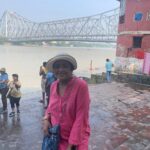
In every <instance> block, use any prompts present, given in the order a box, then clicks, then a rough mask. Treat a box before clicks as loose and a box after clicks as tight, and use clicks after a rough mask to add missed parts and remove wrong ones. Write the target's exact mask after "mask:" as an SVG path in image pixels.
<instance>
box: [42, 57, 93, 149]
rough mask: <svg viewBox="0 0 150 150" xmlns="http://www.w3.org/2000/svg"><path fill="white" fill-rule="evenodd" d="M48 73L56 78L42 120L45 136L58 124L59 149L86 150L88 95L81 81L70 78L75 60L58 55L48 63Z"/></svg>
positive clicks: (74, 67) (84, 83) (73, 77)
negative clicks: (50, 72)
mask: <svg viewBox="0 0 150 150" xmlns="http://www.w3.org/2000/svg"><path fill="white" fill-rule="evenodd" d="M47 68H48V70H52V71H53V72H54V73H55V75H56V77H57V79H58V80H57V81H55V82H54V83H53V84H52V86H51V93H50V103H49V106H48V108H47V111H46V113H45V117H44V128H43V130H44V133H45V134H48V127H49V126H50V125H52V126H54V125H58V124H59V125H60V128H61V130H60V135H61V140H60V144H59V150H71V149H72V147H76V149H77V150H88V142H89V136H90V126H89V104H90V99H89V92H88V86H87V84H86V82H85V81H84V80H81V79H79V78H77V77H75V76H73V70H75V69H77V62H76V60H75V58H73V57H72V56H70V55H68V54H61V55H57V56H55V57H53V58H52V59H50V60H49V61H48V64H47Z"/></svg>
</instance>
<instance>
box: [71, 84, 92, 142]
mask: <svg viewBox="0 0 150 150" xmlns="http://www.w3.org/2000/svg"><path fill="white" fill-rule="evenodd" d="M89 104H90V100H89V91H88V86H87V84H86V83H85V82H83V84H82V85H81V87H80V88H79V90H78V93H77V101H76V119H75V122H74V124H73V127H72V129H71V133H70V137H69V144H72V145H79V144H80V142H81V140H82V135H83V134H82V132H83V131H84V130H85V129H86V127H87V126H85V125H87V124H88V116H89Z"/></svg>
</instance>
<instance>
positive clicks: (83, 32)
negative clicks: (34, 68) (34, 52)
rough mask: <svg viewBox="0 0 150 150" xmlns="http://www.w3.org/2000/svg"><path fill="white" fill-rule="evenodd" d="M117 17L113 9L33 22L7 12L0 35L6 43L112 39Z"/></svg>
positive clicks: (2, 21) (114, 36)
mask: <svg viewBox="0 0 150 150" xmlns="http://www.w3.org/2000/svg"><path fill="white" fill-rule="evenodd" d="M118 18H119V9H118V8H117V9H113V10H110V11H107V12H103V13H100V14H97V15H93V16H88V17H81V18H72V19H65V20H57V21H50V22H42V23H37V22H33V21H30V20H28V19H26V18H24V17H22V16H20V15H18V14H17V13H15V12H8V11H7V12H5V13H4V14H3V16H2V18H1V19H0V38H1V39H5V40H7V41H10V42H27V41H86V42H116V39H117V34H118Z"/></svg>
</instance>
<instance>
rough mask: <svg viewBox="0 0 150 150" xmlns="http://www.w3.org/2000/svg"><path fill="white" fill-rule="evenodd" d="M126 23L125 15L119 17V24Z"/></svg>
mask: <svg viewBox="0 0 150 150" xmlns="http://www.w3.org/2000/svg"><path fill="white" fill-rule="evenodd" d="M124 22H125V15H123V16H120V17H119V23H120V24H122V23H124Z"/></svg>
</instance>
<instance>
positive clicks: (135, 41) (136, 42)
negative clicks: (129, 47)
mask: <svg viewBox="0 0 150 150" xmlns="http://www.w3.org/2000/svg"><path fill="white" fill-rule="evenodd" d="M141 46H142V37H141V36H135V37H133V48H141Z"/></svg>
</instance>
